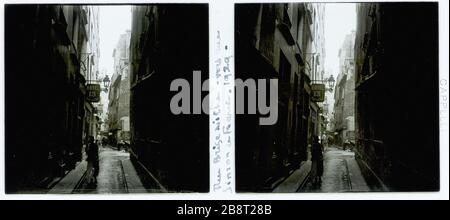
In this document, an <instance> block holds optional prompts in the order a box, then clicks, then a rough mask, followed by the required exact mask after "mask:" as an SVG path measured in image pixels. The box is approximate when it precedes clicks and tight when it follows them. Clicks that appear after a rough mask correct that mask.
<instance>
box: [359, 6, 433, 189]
mask: <svg viewBox="0 0 450 220" xmlns="http://www.w3.org/2000/svg"><path fill="white" fill-rule="evenodd" d="M357 16H358V17H357V21H358V23H357V29H356V40H355V72H356V74H355V81H356V84H355V91H356V114H355V115H356V120H355V121H357V128H356V129H357V141H358V142H357V157H358V159H359V162H360V167H361V168H362V170H363V173H364V174H365V176H366V179H367V182H368V183H378V184H373V185H374V186H373V187H377V188H379V189H386V188H387V190H394V191H410V190H414V191H435V190H439V100H438V97H439V91H438V89H439V86H438V85H439V82H438V80H439V65H438V60H439V59H438V57H439V56H438V55H439V53H438V49H439V46H438V42H439V31H438V4H437V3H408V4H403V3H364V4H359V5H358V6H357ZM383 185H384V186H385V187H383Z"/></svg>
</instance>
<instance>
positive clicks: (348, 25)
mask: <svg viewBox="0 0 450 220" xmlns="http://www.w3.org/2000/svg"><path fill="white" fill-rule="evenodd" d="M355 6H356V4H354V3H326V4H325V26H324V27H325V30H324V31H325V53H326V56H325V71H331V73H332V75H333V76H334V78H335V79H336V78H337V76H338V74H339V73H338V70H339V57H338V54H339V49H340V48H341V46H342V44H343V43H344V38H345V36H346V35H347V34H349V33H350V32H351V31H352V30H356V7H355ZM326 73H327V72H326ZM327 74H328V73H327Z"/></svg>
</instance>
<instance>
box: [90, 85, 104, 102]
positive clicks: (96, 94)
mask: <svg viewBox="0 0 450 220" xmlns="http://www.w3.org/2000/svg"><path fill="white" fill-rule="evenodd" d="M86 90H87V93H86V99H87V101H88V102H99V101H100V90H101V89H100V84H87V85H86Z"/></svg>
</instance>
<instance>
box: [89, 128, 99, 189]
mask: <svg viewBox="0 0 450 220" xmlns="http://www.w3.org/2000/svg"><path fill="white" fill-rule="evenodd" d="M88 141H89V142H88V145H87V148H86V154H87V163H88V165H87V177H88V183H89V184H96V183H97V176H98V172H99V159H98V145H97V144H96V143H95V139H94V137H93V136H89V140H88Z"/></svg>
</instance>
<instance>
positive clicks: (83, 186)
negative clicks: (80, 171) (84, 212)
mask: <svg viewBox="0 0 450 220" xmlns="http://www.w3.org/2000/svg"><path fill="white" fill-rule="evenodd" d="M99 159H100V170H99V174H98V177H97V184H96V185H95V186H93V185H89V184H88V182H87V178H86V174H84V175H83V177H82V179H81V180H80V182H79V184H78V185H77V186H76V187H75V189H74V191H73V192H72V193H84V194H97V193H103V194H104V193H106V194H112V193H147V192H151V191H152V192H158V191H160V190H159V189H156V188H155V189H146V188H145V187H144V184H143V183H142V181H141V179H140V177H139V176H138V174H137V171H136V169H135V167H134V166H133V164H132V163H131V160H130V154H129V153H128V152H125V151H123V150H122V151H118V150H115V149H112V148H109V147H103V148H100V153H99Z"/></svg>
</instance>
